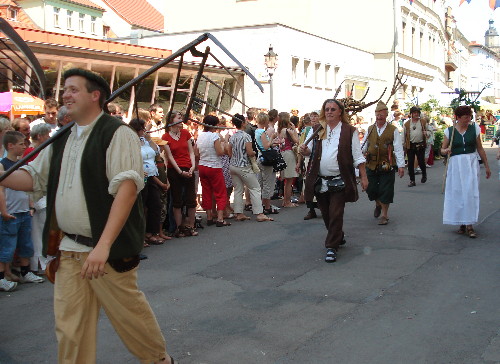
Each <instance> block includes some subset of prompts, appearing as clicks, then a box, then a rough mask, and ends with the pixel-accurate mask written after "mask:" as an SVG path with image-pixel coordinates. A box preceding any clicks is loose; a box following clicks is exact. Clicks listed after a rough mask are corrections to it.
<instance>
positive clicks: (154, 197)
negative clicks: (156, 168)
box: [141, 177, 161, 234]
mask: <svg viewBox="0 0 500 364" xmlns="http://www.w3.org/2000/svg"><path fill="white" fill-rule="evenodd" d="M141 197H142V202H143V203H144V214H145V216H146V232H147V233H151V234H158V233H159V232H160V222H161V201H160V187H159V186H158V185H157V184H156V182H155V181H154V179H153V177H148V180H147V182H146V184H145V186H144V189H143V190H142V191H141Z"/></svg>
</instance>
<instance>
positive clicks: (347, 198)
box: [299, 99, 368, 263]
mask: <svg viewBox="0 0 500 364" xmlns="http://www.w3.org/2000/svg"><path fill="white" fill-rule="evenodd" d="M319 119H320V124H319V125H316V126H314V127H313V130H314V131H317V130H318V129H320V131H319V133H318V134H317V136H316V137H315V139H314V140H313V141H311V142H309V143H308V144H302V145H301V146H300V148H299V149H300V153H301V154H302V155H304V156H311V158H310V161H309V168H308V171H307V176H306V189H305V195H306V200H308V201H312V196H313V195H315V196H316V199H317V201H318V205H319V208H320V210H321V215H322V216H323V221H324V222H325V226H326V228H327V230H328V233H327V235H326V239H325V247H326V249H327V251H326V257H325V261H326V262H327V263H333V262H335V261H336V260H337V249H338V248H339V246H340V245H343V244H345V240H344V232H343V224H344V208H345V203H346V202H355V201H357V199H358V191H357V187H356V176H355V173H354V168H355V167H357V168H359V175H360V179H361V180H360V182H361V187H362V189H363V191H364V190H366V188H367V187H368V178H367V176H366V171H365V158H364V157H363V154H362V153H361V146H360V142H359V137H358V132H357V130H356V128H355V127H353V126H351V125H349V118H348V115H347V113H346V112H345V108H344V105H343V103H342V102H340V101H337V100H334V99H327V100H326V101H325V102H324V103H323V106H322V107H321V113H320V117H319ZM309 134H310V135H308V137H307V139H306V141H307V140H308V139H309V138H310V137H311V136H312V135H313V132H312V131H311V133H309Z"/></svg>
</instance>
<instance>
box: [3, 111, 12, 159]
mask: <svg viewBox="0 0 500 364" xmlns="http://www.w3.org/2000/svg"><path fill="white" fill-rule="evenodd" d="M8 130H13V128H12V125H11V123H10V120H9V119H7V118H4V117H3V116H0V159H2V158H5V157H7V150H6V149H5V148H4V146H3V136H4V134H5V132H6V131H8Z"/></svg>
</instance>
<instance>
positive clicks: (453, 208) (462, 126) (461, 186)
mask: <svg viewBox="0 0 500 364" xmlns="http://www.w3.org/2000/svg"><path fill="white" fill-rule="evenodd" d="M455 118H456V124H455V126H451V127H449V128H447V129H446V130H445V132H444V139H443V144H442V145H441V153H442V154H447V155H449V158H450V159H449V161H448V172H447V174H446V189H445V193H444V209H443V224H445V225H460V228H459V229H458V233H459V234H467V235H468V236H469V238H475V237H476V232H475V231H474V228H473V227H472V225H473V224H475V223H477V221H478V217H479V160H478V157H477V154H479V156H480V157H481V160H482V161H483V163H484V167H485V170H486V178H490V175H491V171H490V167H489V164H488V159H487V158H486V153H485V152H484V149H483V145H482V144H481V130H480V128H479V127H478V126H477V124H472V125H471V124H470V121H471V120H472V109H471V108H470V106H466V105H463V106H459V107H457V108H456V109H455ZM452 133H453V134H452ZM452 136H453V143H451V145H450V140H451V138H452ZM476 152H477V153H476Z"/></svg>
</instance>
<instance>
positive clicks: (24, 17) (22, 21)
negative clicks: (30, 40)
mask: <svg viewBox="0 0 500 364" xmlns="http://www.w3.org/2000/svg"><path fill="white" fill-rule="evenodd" d="M9 6H14V7H16V8H17V9H18V10H17V20H11V19H10V18H9V16H10V14H8V10H7V9H8V7H9ZM0 17H2V18H4V19H5V20H7V22H8V23H9V24H10V25H12V26H13V27H23V28H30V29H40V28H39V27H38V26H37V25H36V24H35V23H34V22H33V21H32V20H31V18H30V17H29V16H28V14H26V12H25V11H24V10H23V9H22V8H21V7H19V5H17V4H16V2H15V1H12V0H0Z"/></svg>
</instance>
